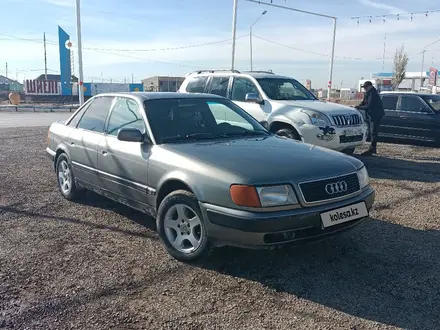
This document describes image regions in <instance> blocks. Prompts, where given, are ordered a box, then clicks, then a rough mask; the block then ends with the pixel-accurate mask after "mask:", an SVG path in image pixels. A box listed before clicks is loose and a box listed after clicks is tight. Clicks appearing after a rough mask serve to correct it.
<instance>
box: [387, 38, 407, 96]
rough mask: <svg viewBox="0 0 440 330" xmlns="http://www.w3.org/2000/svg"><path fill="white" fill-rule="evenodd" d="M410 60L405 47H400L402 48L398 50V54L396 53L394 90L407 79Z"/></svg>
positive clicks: (392, 81)
mask: <svg viewBox="0 0 440 330" xmlns="http://www.w3.org/2000/svg"><path fill="white" fill-rule="evenodd" d="M408 60H409V59H408V54H407V53H406V52H405V48H404V47H403V45H402V46H400V48H397V49H396V52H395V53H394V71H393V79H392V80H391V83H392V85H393V90H395V89H396V88H397V87H399V85H400V83H401V82H402V81H403V79H404V78H405V73H406V67H407V65H408Z"/></svg>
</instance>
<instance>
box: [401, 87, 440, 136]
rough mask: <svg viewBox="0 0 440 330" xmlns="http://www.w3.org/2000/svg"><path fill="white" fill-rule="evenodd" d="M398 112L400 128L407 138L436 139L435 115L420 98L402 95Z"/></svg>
mask: <svg viewBox="0 0 440 330" xmlns="http://www.w3.org/2000/svg"><path fill="white" fill-rule="evenodd" d="M398 110H399V112H398V113H399V126H400V127H401V129H402V132H403V133H404V134H405V135H406V136H408V137H409V138H411V139H416V140H430V141H433V140H434V139H435V137H436V130H437V122H436V120H435V114H434V112H433V111H432V110H431V109H430V108H429V106H428V105H427V104H426V103H425V102H424V101H423V100H422V99H421V98H420V96H418V95H402V96H401V101H400V104H399V109H398Z"/></svg>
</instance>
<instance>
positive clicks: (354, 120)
mask: <svg viewBox="0 0 440 330" xmlns="http://www.w3.org/2000/svg"><path fill="white" fill-rule="evenodd" d="M332 118H333V123H334V124H335V125H336V126H354V125H359V124H360V123H361V116H360V115H357V114H353V115H337V116H332Z"/></svg>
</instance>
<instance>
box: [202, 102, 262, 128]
mask: <svg viewBox="0 0 440 330" xmlns="http://www.w3.org/2000/svg"><path fill="white" fill-rule="evenodd" d="M207 104H208V106H209V109H210V110H211V113H212V115H213V116H214V118H215V121H216V123H217V124H218V125H219V124H222V123H227V124H229V125H232V126H239V127H243V128H246V129H249V130H253V129H254V128H253V126H252V125H251V124H250V123H249V122H248V121H247V120H246V119H245V118H243V117H242V116H240V115H239V114H238V113H236V112H234V111H232V110H231V108H228V107H227V106H226V105H224V104H222V103H217V102H207Z"/></svg>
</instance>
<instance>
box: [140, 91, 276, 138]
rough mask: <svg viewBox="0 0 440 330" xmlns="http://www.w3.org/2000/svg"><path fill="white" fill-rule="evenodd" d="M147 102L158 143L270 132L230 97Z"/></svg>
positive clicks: (148, 113) (147, 110)
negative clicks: (230, 99)
mask: <svg viewBox="0 0 440 330" xmlns="http://www.w3.org/2000/svg"><path fill="white" fill-rule="evenodd" d="M144 104H145V112H146V114H147V118H148V122H149V124H150V127H151V130H152V133H153V135H154V137H155V140H156V142H157V143H159V144H160V143H173V142H182V141H194V140H199V139H200V140H203V139H224V138H229V137H230V136H234V137H235V136H249V135H267V134H269V133H268V132H267V131H266V130H265V129H264V127H263V126H262V125H261V124H260V123H258V122H257V121H256V120H255V119H254V118H253V117H252V116H250V115H249V114H248V113H247V112H245V111H244V110H243V109H241V108H240V107H238V106H237V105H236V104H234V103H233V102H231V101H229V100H227V99H209V98H201V99H199V98H196V99H194V98H190V99H188V98H173V99H155V100H147V101H145V103H144Z"/></svg>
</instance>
